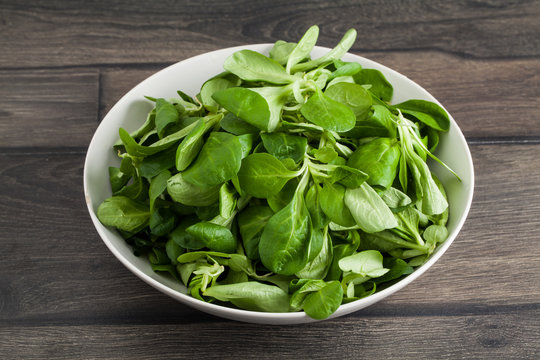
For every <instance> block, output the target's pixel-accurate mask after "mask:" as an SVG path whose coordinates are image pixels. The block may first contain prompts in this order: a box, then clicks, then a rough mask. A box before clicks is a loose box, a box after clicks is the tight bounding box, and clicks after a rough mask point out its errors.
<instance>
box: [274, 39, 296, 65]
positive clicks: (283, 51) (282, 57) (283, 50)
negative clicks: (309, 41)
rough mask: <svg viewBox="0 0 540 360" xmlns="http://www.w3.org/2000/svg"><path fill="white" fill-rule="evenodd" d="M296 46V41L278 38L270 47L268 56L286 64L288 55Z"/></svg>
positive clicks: (281, 63)
mask: <svg viewBox="0 0 540 360" xmlns="http://www.w3.org/2000/svg"><path fill="white" fill-rule="evenodd" d="M295 47H296V43H293V42H286V41H283V40H278V41H276V42H275V44H274V46H272V49H270V53H269V55H270V58H271V59H274V60H276V61H277V62H278V63H279V64H280V65H287V60H288V59H289V55H290V54H291V52H292V51H293V50H294V48H295Z"/></svg>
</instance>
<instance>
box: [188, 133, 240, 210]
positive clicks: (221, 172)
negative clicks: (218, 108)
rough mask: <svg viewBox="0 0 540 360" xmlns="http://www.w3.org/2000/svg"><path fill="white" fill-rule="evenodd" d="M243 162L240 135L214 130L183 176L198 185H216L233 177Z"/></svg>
mask: <svg viewBox="0 0 540 360" xmlns="http://www.w3.org/2000/svg"><path fill="white" fill-rule="evenodd" d="M241 162H242V144H241V143H240V141H239V140H238V137H236V136H234V135H231V134H227V133H222V132H212V133H211V134H210V136H209V137H208V140H206V143H205V144H204V145H203V147H202V149H201V151H200V152H199V155H198V156H197V159H195V162H194V163H193V164H192V165H191V166H190V167H189V168H188V169H187V170H186V171H184V172H183V178H184V179H185V180H186V181H187V182H190V183H192V184H193V185H196V186H207V187H208V186H215V185H218V184H222V183H224V182H225V181H227V180H230V179H232V177H233V176H235V175H236V173H238V170H240V165H241ZM186 205H189V204H186Z"/></svg>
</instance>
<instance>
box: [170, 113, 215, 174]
mask: <svg viewBox="0 0 540 360" xmlns="http://www.w3.org/2000/svg"><path fill="white" fill-rule="evenodd" d="M206 130H208V128H207V126H205V123H204V121H203V120H202V119H201V120H199V121H198V122H197V124H196V126H195V127H194V128H193V129H192V130H191V131H190V132H189V134H187V136H186V137H185V138H184V140H182V142H181V143H180V145H178V148H177V149H176V162H175V163H176V170H178V171H183V170H185V169H186V168H187V167H188V166H189V165H190V164H191V163H192V161H193V160H195V157H197V155H198V154H199V151H200V150H201V148H202V146H203V143H204V139H203V135H204V133H205V131H206Z"/></svg>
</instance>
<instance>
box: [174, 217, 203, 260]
mask: <svg viewBox="0 0 540 360" xmlns="http://www.w3.org/2000/svg"><path fill="white" fill-rule="evenodd" d="M198 222H199V219H198V218H197V217H196V216H187V217H184V218H182V219H181V220H180V224H179V225H178V226H177V227H176V228H175V229H174V230H173V231H172V232H171V233H170V234H169V240H172V241H174V242H175V243H176V244H177V245H178V246H181V247H183V248H185V249H190V250H199V249H202V248H203V247H204V246H205V244H204V242H203V241H202V240H201V239H199V238H195V237H194V236H192V235H191V234H188V233H187V232H186V229H187V228H188V227H190V226H191V225H194V224H196V223H198ZM188 254H190V253H188ZM184 255H186V254H184Z"/></svg>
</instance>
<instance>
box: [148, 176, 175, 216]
mask: <svg viewBox="0 0 540 360" xmlns="http://www.w3.org/2000/svg"><path fill="white" fill-rule="evenodd" d="M170 177H171V172H170V171H169V170H163V171H162V172H160V173H159V174H158V175H157V176H156V177H155V178H153V179H152V181H150V188H149V190H148V198H149V199H150V211H153V209H154V203H155V201H156V199H157V198H158V197H159V196H160V195H161V194H163V192H164V191H165V190H166V189H167V181H168V180H169V178H170Z"/></svg>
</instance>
